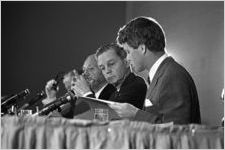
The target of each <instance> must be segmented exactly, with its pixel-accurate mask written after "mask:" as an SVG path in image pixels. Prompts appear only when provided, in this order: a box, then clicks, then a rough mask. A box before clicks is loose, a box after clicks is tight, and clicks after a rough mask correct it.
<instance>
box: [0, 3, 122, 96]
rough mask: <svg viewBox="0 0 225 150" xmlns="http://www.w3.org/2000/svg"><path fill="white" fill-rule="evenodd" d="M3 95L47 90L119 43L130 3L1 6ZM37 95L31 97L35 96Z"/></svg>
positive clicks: (2, 4)
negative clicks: (104, 47) (98, 52)
mask: <svg viewBox="0 0 225 150" xmlns="http://www.w3.org/2000/svg"><path fill="white" fill-rule="evenodd" d="M1 8H2V10H1V13H2V14H1V15H2V21H1V22H2V24H1V31H2V32H1V36H2V41H1V42H2V45H1V46H2V47H1V48H2V59H1V60H2V76H1V77H2V91H1V92H2V93H1V94H2V95H7V94H11V93H17V92H19V91H21V90H23V89H25V88H29V89H30V90H31V92H32V93H31V94H35V93H36V91H39V90H42V89H44V87H45V84H46V82H47V81H48V80H50V79H52V78H53V77H55V76H56V74H57V73H58V72H59V71H69V70H72V69H73V68H76V69H77V68H81V66H82V64H83V62H84V60H85V57H86V56H87V55H89V54H92V53H95V51H96V49H97V48H98V47H99V46H101V45H102V44H104V43H109V42H113V41H115V38H116V33H117V31H118V29H119V27H120V26H121V25H123V24H124V23H125V2H1ZM31 96H32V95H31Z"/></svg>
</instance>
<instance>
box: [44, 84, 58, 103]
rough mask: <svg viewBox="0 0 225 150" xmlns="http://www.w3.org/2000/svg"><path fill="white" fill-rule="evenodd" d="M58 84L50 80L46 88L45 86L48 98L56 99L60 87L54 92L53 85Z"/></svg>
mask: <svg viewBox="0 0 225 150" xmlns="http://www.w3.org/2000/svg"><path fill="white" fill-rule="evenodd" d="M54 84H56V81H55V80H50V81H48V82H47V84H46V86H45V92H46V95H47V98H50V99H52V98H56V93H57V91H58V90H59V87H57V90H54V88H53V85H54Z"/></svg>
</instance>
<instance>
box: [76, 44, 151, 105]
mask: <svg viewBox="0 0 225 150" xmlns="http://www.w3.org/2000/svg"><path fill="white" fill-rule="evenodd" d="M96 57H97V62H98V66H99V68H100V69H101V71H102V73H103V75H104V77H105V79H106V80H107V82H108V83H110V84H112V85H113V86H114V87H115V88H116V91H115V92H114V93H113V94H112V95H111V96H110V98H109V100H110V101H115V102H121V103H125V102H127V103H130V104H132V105H134V106H136V107H138V108H140V109H142V108H143V104H144V99H145V95H146V90H147V86H146V84H145V81H144V79H142V78H141V77H139V76H136V75H135V74H133V73H131V71H130V66H129V64H128V63H127V61H126V59H125V58H126V52H125V51H124V50H123V49H122V48H121V47H119V46H118V45H117V44H107V45H104V46H102V47H100V48H99V49H98V50H97V52H96ZM83 78H84V77H82V76H80V77H78V78H77V80H76V82H75V86H74V91H75V93H80V95H85V94H86V93H89V92H90V89H87V88H85V84H84V83H83V80H84V79H83ZM137 99H138V100H139V101H136V100H137Z"/></svg>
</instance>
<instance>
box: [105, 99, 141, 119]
mask: <svg viewBox="0 0 225 150" xmlns="http://www.w3.org/2000/svg"><path fill="white" fill-rule="evenodd" d="M109 106H110V107H111V108H112V109H113V110H115V111H116V112H117V114H118V115H119V116H120V117H121V118H130V119H131V118H134V116H135V115H136V113H137V111H138V108H136V107H134V106H133V105H131V104H128V103H114V104H109Z"/></svg>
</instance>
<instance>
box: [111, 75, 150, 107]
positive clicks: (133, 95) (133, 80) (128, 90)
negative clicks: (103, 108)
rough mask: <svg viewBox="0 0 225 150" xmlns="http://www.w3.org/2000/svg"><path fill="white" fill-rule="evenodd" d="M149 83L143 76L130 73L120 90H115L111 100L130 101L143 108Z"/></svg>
mask: <svg viewBox="0 0 225 150" xmlns="http://www.w3.org/2000/svg"><path fill="white" fill-rule="evenodd" d="M146 91H147V85H146V84H145V81H144V79H143V78H141V77H139V76H136V75H135V74H134V73H130V74H129V75H128V76H127V77H126V79H125V80H124V82H123V83H122V85H121V87H120V90H119V91H115V92H114V93H113V94H112V96H111V97H110V98H109V100H111V101H115V102H120V103H130V104H132V105H133V106H135V107H137V108H140V109H142V108H143V105H144V100H145V95H146Z"/></svg>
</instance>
